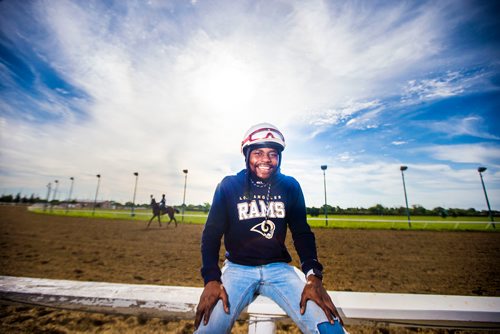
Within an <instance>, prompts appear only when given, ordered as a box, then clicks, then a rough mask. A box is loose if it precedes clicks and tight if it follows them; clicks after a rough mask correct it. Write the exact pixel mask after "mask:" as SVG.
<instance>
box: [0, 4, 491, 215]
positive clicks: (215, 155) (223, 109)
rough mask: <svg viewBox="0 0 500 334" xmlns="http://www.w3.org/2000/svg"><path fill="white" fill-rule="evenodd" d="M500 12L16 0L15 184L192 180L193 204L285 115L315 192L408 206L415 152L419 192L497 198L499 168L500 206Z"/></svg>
mask: <svg viewBox="0 0 500 334" xmlns="http://www.w3.org/2000/svg"><path fill="white" fill-rule="evenodd" d="M499 13H500V4H499V2H495V1H479V0H476V1H462V0H449V1H448V0H440V1H421V0H414V1H403V0H401V1H372V0H365V1H334V0H331V1H326V0H325V1H320V0H311V1H298V0H297V1H294V0H289V1H288V0H287V1H285V0H262V1H259V0H257V1H250V0H249V1H245V0H242V1H232V0H221V1H208V0H207V1H204V0H197V1H194V0H192V1H180V0H178V1H168V0H165V1H155V0H151V1H101V0H99V1H76V0H75V1H69V0H56V1H44V0H38V1H15V0H3V1H0V57H1V62H0V193H1V194H17V193H21V195H25V196H27V197H29V196H30V195H31V194H34V195H35V196H39V197H40V198H47V193H48V185H49V183H50V185H51V196H50V197H51V198H54V196H55V198H56V199H58V200H66V199H67V198H68V197H69V195H70V188H71V181H70V177H73V178H74V183H73V190H72V194H71V197H72V198H76V199H79V200H94V197H95V195H96V191H97V190H98V192H97V197H98V200H115V201H119V202H122V203H125V202H127V201H132V200H133V195H134V190H135V189H136V199H135V202H136V203H147V202H149V196H150V194H153V195H154V196H155V197H156V198H157V199H158V198H160V197H161V194H166V198H167V204H169V205H180V204H182V202H183V198H184V185H186V193H185V202H186V203H187V204H204V203H210V202H211V201H212V196H213V192H214V190H215V187H216V185H217V183H218V182H220V181H221V179H222V178H223V177H224V176H226V175H229V174H234V173H237V172H238V171H239V170H241V169H242V168H244V159H243V156H242V154H241V152H240V145H241V140H242V139H243V135H244V133H245V131H246V130H247V129H248V128H249V127H250V126H252V125H254V124H256V123H260V122H269V123H272V124H274V125H276V126H277V127H278V128H279V129H280V130H281V132H283V134H284V136H285V140H286V145H287V146H286V149H285V151H284V152H283V159H282V172H283V173H284V174H286V175H290V176H293V177H295V178H296V179H297V180H298V181H299V182H300V184H301V186H302V189H303V191H304V196H305V199H306V205H307V206H308V207H312V206H315V207H320V206H322V205H323V204H324V202H325V192H324V185H325V184H326V195H327V196H326V197H327V203H328V204H329V205H332V206H340V207H342V208H348V207H365V208H367V207H370V206H374V205H376V204H381V205H383V206H385V207H401V206H405V198H404V189H403V180H402V176H403V175H402V173H401V171H400V166H402V165H404V166H407V167H408V169H407V170H406V171H405V172H404V180H405V185H406V191H407V195H408V203H409V205H410V206H413V205H421V206H424V207H425V208H428V209H432V208H435V207H438V206H440V207H444V208H464V209H467V208H475V209H477V210H486V209H487V206H486V201H485V196H484V192H483V188H482V185H481V179H480V175H479V173H478V171H477V168H478V167H479V166H484V167H487V170H486V171H485V172H483V173H482V176H483V179H484V183H485V186H486V189H487V194H488V198H489V201H490V204H491V208H492V209H493V210H500V115H499V110H498V109H499V107H500V71H499V69H500V21H499V20H498V15H499ZM321 165H327V166H328V167H327V170H326V171H325V174H323V171H322V170H321V168H320V166H321ZM184 169H187V170H188V173H187V174H184V173H183V170H184ZM135 172H137V173H138V176H137V177H136V176H135V175H134V173H135ZM97 174H99V175H101V177H100V179H99V182H98V179H97V177H96V175H97ZM55 180H57V181H58V182H57V192H55V191H54V190H55V188H56V182H55ZM136 181H137V188H135V182H136ZM324 181H326V183H325V184H324ZM98 184H99V188H98V189H97V185H98Z"/></svg>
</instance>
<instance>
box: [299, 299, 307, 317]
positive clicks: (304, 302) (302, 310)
mask: <svg viewBox="0 0 500 334" xmlns="http://www.w3.org/2000/svg"><path fill="white" fill-rule="evenodd" d="M307 300H308V298H307V297H306V296H305V295H302V297H301V298H300V314H302V315H303V314H304V313H306V305H307Z"/></svg>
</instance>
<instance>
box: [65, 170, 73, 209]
mask: <svg viewBox="0 0 500 334" xmlns="http://www.w3.org/2000/svg"><path fill="white" fill-rule="evenodd" d="M69 179H70V180H71V186H70V187H69V196H68V203H67V204H66V213H68V208H69V203H70V202H71V194H72V193H73V182H74V181H75V178H74V177H73V176H72V177H70V178H69Z"/></svg>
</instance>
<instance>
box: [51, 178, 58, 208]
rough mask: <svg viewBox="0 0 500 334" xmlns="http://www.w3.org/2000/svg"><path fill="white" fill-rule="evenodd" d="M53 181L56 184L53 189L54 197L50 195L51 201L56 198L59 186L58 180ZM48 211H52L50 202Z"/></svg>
mask: <svg viewBox="0 0 500 334" xmlns="http://www.w3.org/2000/svg"><path fill="white" fill-rule="evenodd" d="M54 183H55V184H56V187H55V189H54V197H52V202H55V200H56V196H57V187H58V186H59V180H55V181H54ZM50 212H52V204H51V205H50Z"/></svg>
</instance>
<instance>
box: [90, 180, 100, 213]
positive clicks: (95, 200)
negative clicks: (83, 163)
mask: <svg viewBox="0 0 500 334" xmlns="http://www.w3.org/2000/svg"><path fill="white" fill-rule="evenodd" d="M96 176H97V188H96V189H95V199H94V208H93V209H92V216H93V215H95V207H96V205H97V193H98V192H99V184H100V183H101V174H97V175H96Z"/></svg>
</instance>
